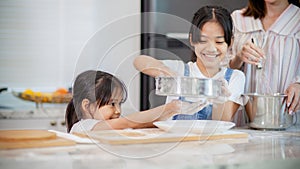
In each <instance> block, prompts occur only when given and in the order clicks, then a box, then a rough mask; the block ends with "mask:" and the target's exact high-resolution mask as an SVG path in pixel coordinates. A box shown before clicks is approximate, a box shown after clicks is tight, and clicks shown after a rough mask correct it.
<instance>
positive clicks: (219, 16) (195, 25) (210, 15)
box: [190, 6, 233, 62]
mask: <svg viewBox="0 0 300 169" xmlns="http://www.w3.org/2000/svg"><path fill="white" fill-rule="evenodd" d="M209 21H216V22H218V23H219V24H220V25H221V26H222V28H223V30H224V38H225V42H226V43H227V45H228V46H230V44H231V38H232V29H233V26H232V25H233V24H232V18H231V15H230V12H229V11H228V10H227V9H225V8H223V7H221V6H204V7H202V8H200V9H199V10H198V11H197V12H196V13H195V14H194V17H193V20H192V26H191V28H190V38H191V41H192V42H193V43H199V42H200V34H201V32H200V31H201V29H202V27H203V25H204V24H205V23H207V22H209ZM196 60H197V56H196V54H195V52H193V55H192V57H191V61H192V62H195V61H196Z"/></svg>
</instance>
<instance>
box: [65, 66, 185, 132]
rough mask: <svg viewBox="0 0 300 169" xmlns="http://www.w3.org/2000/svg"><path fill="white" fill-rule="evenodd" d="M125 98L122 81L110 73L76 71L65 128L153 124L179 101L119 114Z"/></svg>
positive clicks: (172, 111) (168, 114)
mask: <svg viewBox="0 0 300 169" xmlns="http://www.w3.org/2000/svg"><path fill="white" fill-rule="evenodd" d="M126 98H127V91H126V87H125V85H124V84H123V83H122V82H121V81H120V80H119V79H118V78H116V77H114V76H113V75H111V74H109V73H106V72H102V71H94V70H88V71H85V72H83V73H81V74H79V75H78V76H77V78H76V80H75V82H74V85H73V99H72V100H71V101H70V103H69V104H68V107H67V109H66V115H65V119H66V123H67V131H68V132H71V133H72V132H82V131H89V130H103V129H124V128H144V127H153V124H152V123H153V122H154V121H158V120H165V119H168V118H169V117H172V116H173V115H174V114H176V113H177V114H178V112H180V111H181V108H180V107H179V106H180V102H175V101H174V102H171V103H169V104H166V105H164V106H160V107H156V108H153V109H150V110H147V111H143V112H137V113H132V114H130V115H128V116H126V117H120V115H121V104H122V103H123V102H125V100H126Z"/></svg>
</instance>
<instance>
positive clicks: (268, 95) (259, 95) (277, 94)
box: [242, 93, 287, 97]
mask: <svg viewBox="0 0 300 169" xmlns="http://www.w3.org/2000/svg"><path fill="white" fill-rule="evenodd" d="M242 95H243V96H255V97H287V95H286V94H283V93H273V94H262V93H244V94H242Z"/></svg>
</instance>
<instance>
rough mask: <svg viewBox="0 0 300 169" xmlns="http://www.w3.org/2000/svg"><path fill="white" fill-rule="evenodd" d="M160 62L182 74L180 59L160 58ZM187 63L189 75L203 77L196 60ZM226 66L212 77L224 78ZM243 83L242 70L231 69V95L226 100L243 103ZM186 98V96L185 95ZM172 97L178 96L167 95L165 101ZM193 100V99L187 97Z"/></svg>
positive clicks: (229, 88)
mask: <svg viewBox="0 0 300 169" xmlns="http://www.w3.org/2000/svg"><path fill="white" fill-rule="evenodd" d="M162 62H163V63H164V64H165V65H166V66H167V67H169V68H170V69H171V70H173V71H174V72H177V75H178V76H184V64H185V63H184V62H183V61H181V60H162ZM187 64H188V65H189V69H190V70H189V72H190V77H197V78H205V79H208V78H207V77H206V76H204V75H203V74H202V73H201V71H200V70H199V68H198V66H197V64H196V62H188V63H187ZM226 69H227V68H221V70H220V71H219V72H218V73H217V74H216V75H215V76H214V77H212V79H219V78H224V76H225V72H226ZM244 85H245V75H244V74H243V72H241V71H239V70H233V72H232V75H231V78H230V80H229V83H228V90H229V91H230V92H231V95H230V96H229V97H228V100H230V101H232V102H235V103H237V104H240V105H245V103H246V101H247V100H246V99H244V97H242V94H243V93H244ZM186 98H187V97H186ZM174 99H178V97H173V96H168V97H167V100H166V102H167V103H168V102H170V101H172V100H174ZM189 100H193V99H191V98H190V99H189Z"/></svg>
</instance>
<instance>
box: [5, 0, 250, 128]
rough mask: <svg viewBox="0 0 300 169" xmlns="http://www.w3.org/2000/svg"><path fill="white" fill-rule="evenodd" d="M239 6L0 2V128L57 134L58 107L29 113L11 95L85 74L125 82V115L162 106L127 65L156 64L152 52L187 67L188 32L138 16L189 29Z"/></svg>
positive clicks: (175, 1)
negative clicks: (203, 13) (203, 11)
mask: <svg viewBox="0 0 300 169" xmlns="http://www.w3.org/2000/svg"><path fill="white" fill-rule="evenodd" d="M246 2H247V0H225V1H224V0H206V1H205V0H188V1H184V2H183V0H142V1H141V0H109V1H108V0H7V1H4V0H1V1H0V88H2V87H7V88H8V91H4V92H1V94H0V118H1V119H0V120H1V122H0V128H18V127H26V128H35V127H38V128H40V127H41V126H42V127H44V128H49V126H50V127H55V128H59V129H60V130H64V126H63V121H64V120H63V118H64V109H65V107H66V105H65V104H43V105H42V106H43V107H41V105H40V107H39V108H38V109H36V104H35V103H33V102H28V101H24V100H21V99H19V98H16V97H15V96H13V95H12V94H11V91H23V90H25V89H27V88H30V89H33V90H39V91H54V90H55V89H57V88H59V87H65V88H69V87H71V86H72V82H73V80H74V77H76V75H77V74H78V73H80V72H82V71H84V70H87V69H101V70H105V71H108V72H110V73H113V74H116V75H117V76H118V77H119V78H120V79H122V80H123V81H124V82H125V84H126V85H127V87H128V93H129V98H128V100H127V102H125V104H124V105H123V106H122V108H123V112H124V113H131V112H133V111H139V110H140V109H142V110H144V109H147V108H149V107H153V106H156V105H159V104H162V103H163V101H164V98H159V97H155V96H154V97H152V96H151V97H150V96H149V95H151V92H152V94H153V89H154V80H153V79H151V78H149V77H147V76H145V75H142V76H141V75H140V73H139V72H137V71H136V70H135V69H134V67H133V65H132V62H133V59H134V57H135V56H137V55H139V54H140V53H145V54H149V55H151V56H155V57H158V58H159V57H160V55H161V53H159V52H158V50H157V49H161V50H159V51H163V52H164V53H166V51H167V53H168V52H171V54H172V55H173V56H174V55H175V56H176V58H181V59H183V60H184V61H187V60H188V59H189V56H190V49H189V47H188V45H186V44H188V43H187V42H188V41H187V39H186V32H187V31H188V29H186V28H189V25H186V24H185V25H184V26H183V27H181V26H179V25H176V24H175V25H172V24H169V25H168V24H167V23H168V22H166V20H167V19H169V18H168V17H161V18H160V17H159V16H160V15H156V14H155V15H142V16H141V11H142V12H161V13H166V14H171V15H172V16H174V15H175V16H178V17H179V18H180V20H181V21H185V22H189V21H190V20H191V18H192V16H193V13H194V12H195V11H196V10H197V9H198V8H199V7H200V6H203V5H207V4H217V5H223V6H225V7H227V8H228V9H229V10H230V11H232V10H233V9H237V8H241V7H243V6H245V5H246ZM164 19H165V20H164ZM149 32H150V33H149ZM174 35H175V38H174ZM141 49H142V50H141ZM165 57H168V56H165ZM155 100H157V102H155ZM43 120H44V121H43ZM45 125H46V126H45Z"/></svg>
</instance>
